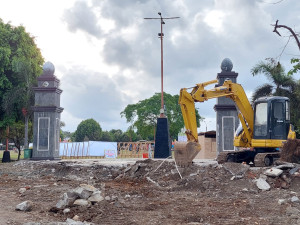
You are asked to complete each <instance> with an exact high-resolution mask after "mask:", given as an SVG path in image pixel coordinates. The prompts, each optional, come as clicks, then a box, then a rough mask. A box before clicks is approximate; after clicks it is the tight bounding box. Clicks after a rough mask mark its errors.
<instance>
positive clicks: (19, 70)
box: [0, 19, 44, 129]
mask: <svg viewBox="0 0 300 225" xmlns="http://www.w3.org/2000/svg"><path fill="white" fill-rule="evenodd" d="M0 40H1V42H0V103H1V107H0V121H1V122H0V129H1V128H2V129H4V128H5V127H7V126H8V125H12V124H14V122H15V121H19V120H23V115H22V111H21V110H22V108H26V109H27V111H29V113H30V106H31V105H33V101H34V96H33V92H32V87H33V86H35V85H36V82H37V81H36V78H37V77H38V76H39V75H40V74H41V73H42V64H43V62H44V59H43V57H42V55H41V52H40V49H38V48H37V46H36V44H35V42H34V38H33V37H32V36H31V35H30V34H29V33H27V32H26V31H25V28H24V27H23V26H18V27H13V26H11V25H10V24H5V23H3V21H2V20H1V19H0Z"/></svg>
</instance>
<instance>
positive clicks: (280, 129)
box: [254, 96, 290, 140]
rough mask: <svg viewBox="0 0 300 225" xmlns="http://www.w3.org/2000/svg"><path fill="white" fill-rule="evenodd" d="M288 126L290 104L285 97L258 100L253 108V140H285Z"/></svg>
mask: <svg viewBox="0 0 300 225" xmlns="http://www.w3.org/2000/svg"><path fill="white" fill-rule="evenodd" d="M289 124H290V102H289V100H288V98H286V97H280V96H272V97H266V98H262V99H259V100H258V101H257V102H256V103H255V107H254V139H277V140H285V139H286V138H287V135H288V128H289Z"/></svg>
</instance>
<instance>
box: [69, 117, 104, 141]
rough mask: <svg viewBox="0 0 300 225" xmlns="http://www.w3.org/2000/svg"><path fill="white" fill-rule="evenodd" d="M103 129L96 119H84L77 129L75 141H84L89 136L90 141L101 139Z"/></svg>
mask: <svg viewBox="0 0 300 225" xmlns="http://www.w3.org/2000/svg"><path fill="white" fill-rule="evenodd" d="M101 133H102V129H101V127H100V124H99V123H98V122H96V121H95V120H94V119H87V120H84V121H82V122H81V123H80V124H79V125H78V126H77V129H76V131H75V134H74V136H75V141H84V140H85V139H86V138H88V139H89V140H90V141H100V140H101Z"/></svg>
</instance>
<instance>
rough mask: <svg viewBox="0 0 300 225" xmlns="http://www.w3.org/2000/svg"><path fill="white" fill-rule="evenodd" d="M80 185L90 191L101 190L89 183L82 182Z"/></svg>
mask: <svg viewBox="0 0 300 225" xmlns="http://www.w3.org/2000/svg"><path fill="white" fill-rule="evenodd" d="M80 187H82V188H83V189H85V190H87V191H90V192H95V191H99V190H98V189H97V188H95V187H94V186H92V185H88V184H80Z"/></svg>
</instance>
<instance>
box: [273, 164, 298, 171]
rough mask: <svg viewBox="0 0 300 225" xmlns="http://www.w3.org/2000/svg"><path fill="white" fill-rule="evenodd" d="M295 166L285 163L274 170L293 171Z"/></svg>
mask: <svg viewBox="0 0 300 225" xmlns="http://www.w3.org/2000/svg"><path fill="white" fill-rule="evenodd" d="M294 167H295V166H294V164H293V163H285V164H282V165H279V166H276V167H275V168H276V169H283V170H284V169H293V168H294Z"/></svg>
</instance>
